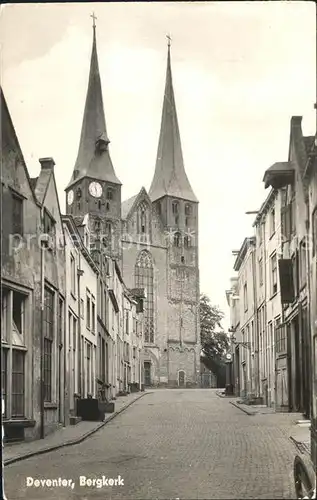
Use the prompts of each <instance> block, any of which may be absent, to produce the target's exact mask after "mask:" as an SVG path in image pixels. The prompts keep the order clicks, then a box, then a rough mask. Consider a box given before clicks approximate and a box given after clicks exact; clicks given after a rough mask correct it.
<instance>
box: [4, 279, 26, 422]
mask: <svg viewBox="0 0 317 500" xmlns="http://www.w3.org/2000/svg"><path fill="white" fill-rule="evenodd" d="M27 299H28V296H27V295H26V294H22V293H20V292H17V291H15V290H10V289H8V288H4V287H3V288H2V289H1V303H2V304H1V319H2V325H1V326H2V342H1V376H2V378H1V389H2V395H3V399H4V403H5V416H6V417H7V418H21V417H24V416H25V407H24V404H25V384H26V382H27V380H26V379H25V369H24V368H25V357H26V355H27V350H26V346H25V336H26V331H25V329H26V328H25V312H26V310H27V304H28V300H27ZM9 356H10V357H9ZM10 358H11V363H10ZM8 394H11V405H10V401H9V402H8V400H7V395H8ZM8 405H10V407H9V406H8Z"/></svg>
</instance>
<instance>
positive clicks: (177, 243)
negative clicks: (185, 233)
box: [174, 232, 181, 247]
mask: <svg viewBox="0 0 317 500" xmlns="http://www.w3.org/2000/svg"><path fill="white" fill-rule="evenodd" d="M180 244H181V234H180V233H179V232H177V233H175V234H174V247H180Z"/></svg>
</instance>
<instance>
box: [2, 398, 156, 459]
mask: <svg viewBox="0 0 317 500" xmlns="http://www.w3.org/2000/svg"><path fill="white" fill-rule="evenodd" d="M148 394H151V392H145V393H144V394H141V395H140V396H139V397H138V398H135V399H134V400H133V401H130V403H128V404H126V405H125V406H123V407H122V408H121V409H120V410H118V411H115V412H114V413H112V415H110V416H109V418H107V420H106V421H105V422H101V424H100V425H98V427H96V428H95V429H92V430H91V431H88V432H86V434H84V435H83V436H81V437H80V438H77V439H72V440H71V441H65V443H61V444H54V445H52V446H48V447H47V448H42V449H41V450H37V451H31V452H29V453H25V455H21V456H19V457H13V458H8V459H7V460H4V461H3V465H4V466H6V465H10V464H14V463H15V462H20V461H21V460H26V459H27V458H31V457H35V456H36V455H43V454H44V453H49V452H50V451H55V450H58V449H60V448H66V446H73V445H74V444H80V443H82V442H83V441H85V439H87V438H88V437H89V436H91V435H92V434H95V432H97V431H99V429H101V428H102V427H104V426H105V425H107V423H108V422H110V421H111V420H113V419H114V418H115V417H116V416H117V415H120V413H122V412H123V411H125V410H126V409H127V408H129V406H131V405H133V403H135V402H136V401H138V400H139V399H141V398H143V397H144V396H147V395H148Z"/></svg>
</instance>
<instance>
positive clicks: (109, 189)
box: [107, 188, 113, 200]
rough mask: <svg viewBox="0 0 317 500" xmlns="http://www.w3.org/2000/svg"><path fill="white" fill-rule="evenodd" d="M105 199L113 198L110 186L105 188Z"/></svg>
mask: <svg viewBox="0 0 317 500" xmlns="http://www.w3.org/2000/svg"><path fill="white" fill-rule="evenodd" d="M107 200H113V189H112V188H108V189H107Z"/></svg>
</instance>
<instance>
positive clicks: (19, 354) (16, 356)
mask: <svg viewBox="0 0 317 500" xmlns="http://www.w3.org/2000/svg"><path fill="white" fill-rule="evenodd" d="M24 366H25V352H24V351H19V350H17V349H14V350H13V351H12V411H11V416H12V418H19V417H23V416H24V392H25V387H24V381H25V372H24Z"/></svg>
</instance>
